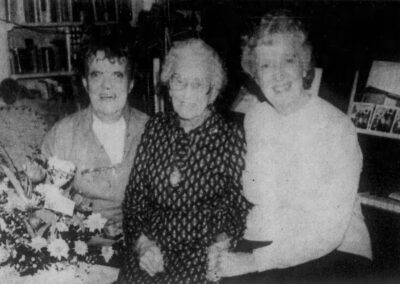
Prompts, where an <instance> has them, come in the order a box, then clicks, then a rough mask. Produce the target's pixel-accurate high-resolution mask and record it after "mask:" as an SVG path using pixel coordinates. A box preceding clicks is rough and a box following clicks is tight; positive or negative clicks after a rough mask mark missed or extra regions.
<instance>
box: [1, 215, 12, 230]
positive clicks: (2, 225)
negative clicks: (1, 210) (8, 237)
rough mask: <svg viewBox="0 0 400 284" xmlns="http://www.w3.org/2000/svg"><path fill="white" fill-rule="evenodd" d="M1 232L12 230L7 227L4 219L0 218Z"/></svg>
mask: <svg viewBox="0 0 400 284" xmlns="http://www.w3.org/2000/svg"><path fill="white" fill-rule="evenodd" d="M0 231H3V232H9V231H10V230H9V229H8V227H7V224H6V221H4V219H3V218H0Z"/></svg>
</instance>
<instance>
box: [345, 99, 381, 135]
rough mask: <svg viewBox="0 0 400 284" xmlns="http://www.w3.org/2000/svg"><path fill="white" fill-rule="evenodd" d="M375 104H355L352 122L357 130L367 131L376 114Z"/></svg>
mask: <svg viewBox="0 0 400 284" xmlns="http://www.w3.org/2000/svg"><path fill="white" fill-rule="evenodd" d="M374 108H375V104H372V103H354V104H353V107H352V111H351V115H350V117H351V120H352V121H353V123H354V125H355V126H356V127H357V128H362V129H367V128H368V126H369V122H370V120H371V117H372V113H373V112H374Z"/></svg>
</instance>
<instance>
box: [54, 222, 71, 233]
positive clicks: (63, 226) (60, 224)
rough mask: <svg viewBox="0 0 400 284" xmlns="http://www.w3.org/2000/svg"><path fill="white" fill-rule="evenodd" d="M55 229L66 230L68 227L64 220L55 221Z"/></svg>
mask: <svg viewBox="0 0 400 284" xmlns="http://www.w3.org/2000/svg"><path fill="white" fill-rule="evenodd" d="M55 226H56V229H57V231H59V232H67V231H68V227H67V225H66V224H65V223H64V222H57V223H56V225H55Z"/></svg>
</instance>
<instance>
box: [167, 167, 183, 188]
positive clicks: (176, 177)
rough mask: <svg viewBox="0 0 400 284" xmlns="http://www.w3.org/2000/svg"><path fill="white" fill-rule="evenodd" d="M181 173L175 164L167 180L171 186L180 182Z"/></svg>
mask: <svg viewBox="0 0 400 284" xmlns="http://www.w3.org/2000/svg"><path fill="white" fill-rule="evenodd" d="M181 178H182V175H181V173H180V171H179V169H178V168H177V167H176V166H175V167H174V170H173V171H172V173H171V175H170V176H169V182H170V184H171V185H172V186H173V187H176V186H178V184H179V183H180V182H181Z"/></svg>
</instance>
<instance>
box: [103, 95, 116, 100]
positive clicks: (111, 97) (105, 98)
mask: <svg viewBox="0 0 400 284" xmlns="http://www.w3.org/2000/svg"><path fill="white" fill-rule="evenodd" d="M115 98H116V96H115V95H112V94H101V95H100V99H101V100H114V99H115Z"/></svg>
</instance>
